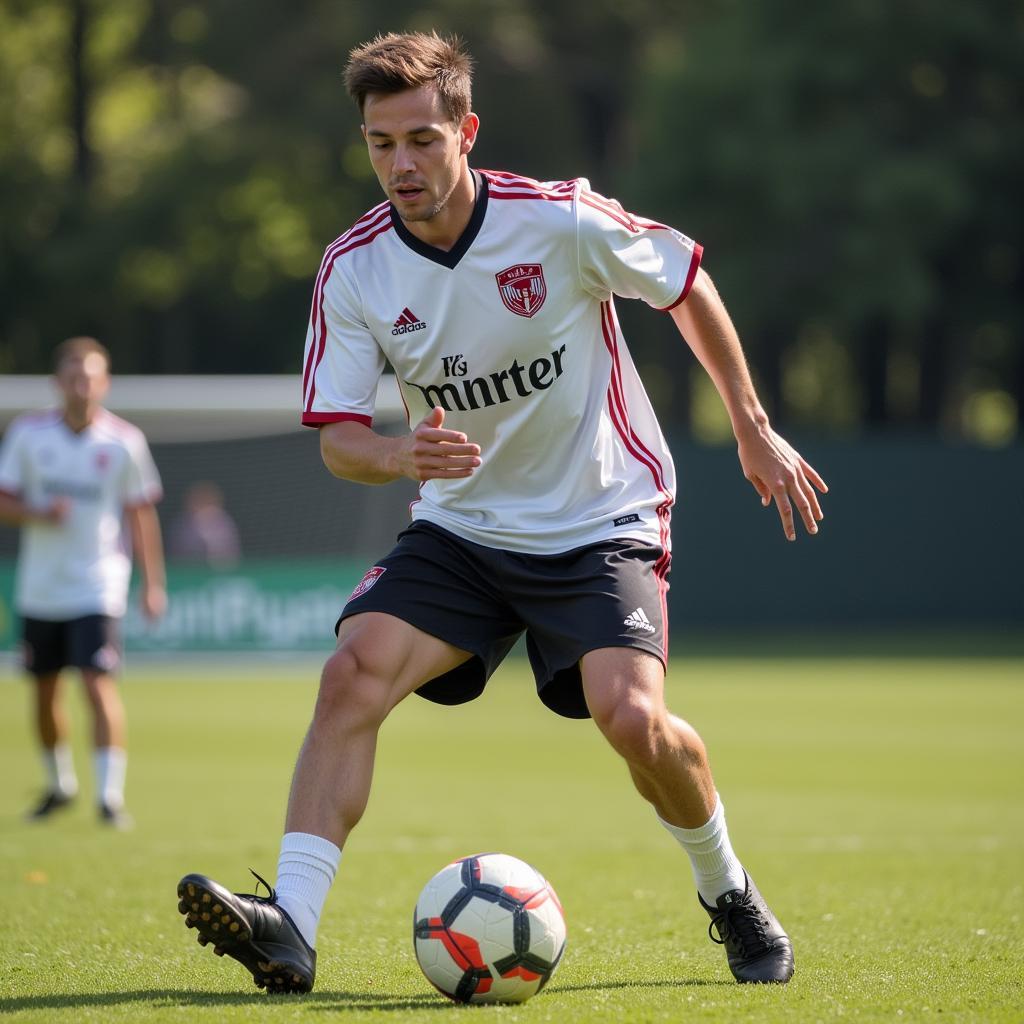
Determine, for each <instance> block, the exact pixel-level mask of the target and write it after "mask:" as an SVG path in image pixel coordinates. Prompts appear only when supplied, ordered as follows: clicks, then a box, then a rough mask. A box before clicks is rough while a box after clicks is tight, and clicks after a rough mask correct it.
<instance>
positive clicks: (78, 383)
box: [57, 352, 110, 408]
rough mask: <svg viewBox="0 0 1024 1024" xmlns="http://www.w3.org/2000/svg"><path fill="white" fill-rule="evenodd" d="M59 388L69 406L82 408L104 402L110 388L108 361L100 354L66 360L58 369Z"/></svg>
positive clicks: (93, 353) (91, 353)
mask: <svg viewBox="0 0 1024 1024" xmlns="http://www.w3.org/2000/svg"><path fill="white" fill-rule="evenodd" d="M57 387H58V388H59V389H60V391H61V394H63V396H64V402H65V404H66V405H68V406H74V407H78V408H81V407H83V406H87V405H94V404H97V403H99V402H102V401H103V399H104V398H106V395H107V391H108V390H109V388H110V373H109V371H108V369H107V361H106V359H104V358H103V356H102V355H100V353H99V352H90V353H88V354H87V355H85V356H72V357H70V358H68V359H65V360H64V361H63V362H62V363H61V364H60V366H59V367H58V368H57Z"/></svg>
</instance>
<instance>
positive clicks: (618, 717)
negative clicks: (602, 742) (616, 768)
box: [594, 697, 662, 767]
mask: <svg viewBox="0 0 1024 1024" xmlns="http://www.w3.org/2000/svg"><path fill="white" fill-rule="evenodd" d="M660 717H662V716H659V714H658V711H657V709H656V708H654V707H653V706H652V705H651V703H650V702H649V701H648V700H646V699H645V698H642V697H641V698H637V699H633V700H625V701H621V702H619V703H617V704H614V705H610V706H608V707H604V708H601V709H599V713H598V714H597V715H595V716H594V718H595V721H596V722H597V726H598V728H599V729H600V730H601V732H602V733H603V734H604V736H605V739H607V740H608V742H609V743H610V744H611V745H612V747H613V748H614V749H615V750H616V751H617V752H618V753H619V754H620V755H621V756H622V757H623V758H625V759H626V761H627V762H628V763H629V764H631V765H635V766H639V767H642V766H644V765H648V764H652V763H653V762H654V761H656V760H657V758H658V754H659V750H660V749H661V746H662V743H661V733H662V730H661V728H660Z"/></svg>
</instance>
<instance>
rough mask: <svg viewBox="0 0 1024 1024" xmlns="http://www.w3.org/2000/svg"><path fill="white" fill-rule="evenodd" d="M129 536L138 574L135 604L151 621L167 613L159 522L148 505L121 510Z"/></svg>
mask: <svg viewBox="0 0 1024 1024" xmlns="http://www.w3.org/2000/svg"><path fill="white" fill-rule="evenodd" d="M125 512H126V515H127V518H128V524H129V527H130V529H131V532H132V544H133V550H134V552H135V557H136V558H137V559H138V562H139V568H140V569H141V571H142V589H141V592H140V594H139V600H140V602H141V604H142V612H143V614H144V615H145V616H146V618H147V619H150V620H151V621H152V620H155V619H158V618H160V616H161V615H163V614H164V612H165V611H166V610H167V582H166V572H165V568H164V547H163V540H162V538H161V536H160V520H159V518H158V517H157V513H156V509H155V508H153V506H152V505H135V506H131V507H129V508H127V509H125Z"/></svg>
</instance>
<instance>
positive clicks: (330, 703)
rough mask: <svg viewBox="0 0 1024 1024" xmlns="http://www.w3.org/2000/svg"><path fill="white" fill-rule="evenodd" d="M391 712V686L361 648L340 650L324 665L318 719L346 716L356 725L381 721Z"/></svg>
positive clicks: (349, 646)
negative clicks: (377, 672) (388, 692)
mask: <svg viewBox="0 0 1024 1024" xmlns="http://www.w3.org/2000/svg"><path fill="white" fill-rule="evenodd" d="M386 714H387V686H386V685H385V683H384V681H383V680H381V679H380V678H379V677H378V675H377V674H376V673H375V672H374V671H373V669H372V666H371V665H370V664H368V663H367V660H366V659H365V658H363V657H362V656H361V655H360V653H359V650H358V648H357V647H355V646H353V645H347V646H343V647H340V648H339V649H338V650H336V651H335V652H334V653H333V654H332V655H331V656H330V657H329V658H328V659H327V661H326V663H325V664H324V670H323V673H322V674H321V676H320V692H319V694H318V695H317V701H316V712H315V717H316V718H320V719H323V718H330V719H335V720H337V719H343V720H345V721H347V722H350V723H352V724H358V725H362V724H373V723H378V724H379V723H380V722H382V721H383V720H384V717H385V715H386Z"/></svg>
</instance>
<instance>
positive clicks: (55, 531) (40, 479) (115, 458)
mask: <svg viewBox="0 0 1024 1024" xmlns="http://www.w3.org/2000/svg"><path fill="white" fill-rule="evenodd" d="M0 490H2V491H5V492H7V493H9V494H14V495H17V496H18V497H20V498H21V499H22V500H23V501H25V502H26V503H27V504H28V505H29V506H30V507H33V508H40V509H42V508H47V507H49V506H50V505H51V504H52V503H53V501H54V500H56V499H58V498H64V499H66V500H67V501H68V503H69V512H68V517H67V519H66V520H65V521H64V522H63V523H59V524H55V523H38V522H31V523H27V524H26V525H25V526H23V527H22V532H21V548H20V552H19V557H18V569H17V579H16V584H15V606H16V608H17V610H18V611H19V612H20V613H21V614H22V615H25V616H28V617H30V618H38V619H48V620H51V621H60V620H64V619H71V618H77V617H79V616H82V615H110V616H115V617H120V616H122V615H124V613H125V609H126V606H127V597H128V584H129V581H130V577H131V557H130V555H129V553H128V548H127V545H126V542H125V537H124V535H123V525H122V520H123V513H124V509H125V508H127V507H131V506H140V505H149V504H153V503H155V502H157V501H159V500H160V497H161V484H160V477H159V474H158V473H157V469H156V466H155V465H154V463H153V458H152V456H151V455H150V451H149V446H148V445H147V443H146V439H145V437H144V436H143V434H142V431H141V430H139V429H138V428H137V427H135V426H133V425H132V424H130V423H127V422H125V421H124V420H122V419H120V418H119V417H117V416H115V415H113V414H112V413H110V412H107V411H106V410H101V411H100V412H99V413H98V414H97V416H96V418H95V419H94V420H93V422H92V423H91V424H90V425H89V426H88V427H86V428H85V429H84V430H83V431H81V432H80V433H77V434H76V433H75V432H74V431H73V430H71V429H70V427H68V425H67V424H66V423H65V422H64V419H63V417H62V415H61V413H60V412H59V411H51V412H41V413H29V414H26V415H23V416H20V417H18V418H17V419H16V420H14V422H13V423H12V424H11V425H10V427H8V429H7V433H6V434H5V436H4V439H3V444H2V446H0Z"/></svg>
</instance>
